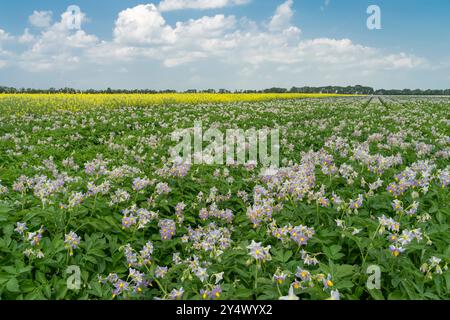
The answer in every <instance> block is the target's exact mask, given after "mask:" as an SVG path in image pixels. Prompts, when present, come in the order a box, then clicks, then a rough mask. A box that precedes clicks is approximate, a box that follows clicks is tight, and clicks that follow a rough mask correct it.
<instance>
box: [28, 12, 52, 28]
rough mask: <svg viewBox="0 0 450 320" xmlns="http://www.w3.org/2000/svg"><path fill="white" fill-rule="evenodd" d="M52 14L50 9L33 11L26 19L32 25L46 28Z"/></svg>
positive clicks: (50, 22)
mask: <svg viewBox="0 0 450 320" xmlns="http://www.w3.org/2000/svg"><path fill="white" fill-rule="evenodd" d="M52 14H53V13H52V12H51V11H34V12H33V14H32V15H31V16H29V17H28V21H29V22H30V24H31V25H32V26H34V27H37V28H48V27H50V25H51V24H52Z"/></svg>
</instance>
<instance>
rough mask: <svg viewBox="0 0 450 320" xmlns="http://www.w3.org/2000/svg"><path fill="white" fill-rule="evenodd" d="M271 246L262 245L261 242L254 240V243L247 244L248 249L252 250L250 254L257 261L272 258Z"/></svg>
mask: <svg viewBox="0 0 450 320" xmlns="http://www.w3.org/2000/svg"><path fill="white" fill-rule="evenodd" d="M270 248H271V246H267V247H262V246H261V242H258V243H257V242H255V241H254V240H252V243H251V244H250V245H249V246H247V249H249V250H250V252H249V254H250V255H251V256H252V257H253V258H255V259H256V260H257V261H266V260H270V259H271V255H270V253H269V250H270Z"/></svg>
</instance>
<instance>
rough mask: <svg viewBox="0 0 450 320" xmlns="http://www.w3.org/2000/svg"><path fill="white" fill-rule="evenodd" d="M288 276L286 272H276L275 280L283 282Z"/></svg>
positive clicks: (279, 282)
mask: <svg viewBox="0 0 450 320" xmlns="http://www.w3.org/2000/svg"><path fill="white" fill-rule="evenodd" d="M286 277H287V274H285V273H281V274H274V275H273V280H274V281H275V282H276V283H278V284H282V283H283V282H284V281H285V280H286Z"/></svg>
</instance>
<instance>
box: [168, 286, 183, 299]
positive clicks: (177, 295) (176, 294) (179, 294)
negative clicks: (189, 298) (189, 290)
mask: <svg viewBox="0 0 450 320" xmlns="http://www.w3.org/2000/svg"><path fill="white" fill-rule="evenodd" d="M183 294H184V289H183V288H180V289H178V290H177V289H173V290H172V291H171V292H170V293H169V298H170V299H172V300H181V299H182V298H183Z"/></svg>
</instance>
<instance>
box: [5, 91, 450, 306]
mask: <svg viewBox="0 0 450 320" xmlns="http://www.w3.org/2000/svg"><path fill="white" fill-rule="evenodd" d="M319 97H320V98H319ZM196 121H201V122H202V124H203V126H204V127H213V128H215V129H218V130H220V131H221V132H225V130H227V129H229V128H240V129H243V130H248V129H251V128H256V129H262V128H275V129H278V130H279V138H280V140H279V147H280V159H279V160H280V161H279V162H280V163H279V167H278V168H271V170H269V171H270V174H269V173H268V171H267V168H262V167H261V166H260V165H258V164H257V163H254V162H248V163H246V164H237V163H227V164H223V165H217V164H211V165H208V164H195V163H189V162H176V161H175V162H171V161H169V157H170V152H169V150H170V149H171V147H173V146H174V142H173V140H172V133H173V132H174V131H175V130H177V129H183V128H184V129H189V128H192V127H194V124H195V122H196ZM449 157H450V100H449V99H448V98H440V97H434V98H426V97H421V98H418V97H401V98H400V97H391V98H384V97H382V98H377V97H375V98H370V97H364V96H337V95H304V94H286V95H258V94H254V95H244V94H243V95H233V94H229V95H218V94H217V95H213V94H210V95H208V94H204V95H199V94H197V95H195V94H192V95H176V94H173V95H44V94H42V95H8V94H5V95H0V180H1V181H0V298H1V299H207V300H219V299H223V300H227V299H265V300H272V299H276V300H277V299H280V298H281V299H297V298H298V299H305V300H309V299H312V300H325V299H342V300H348V299H363V300H366V299H449V298H450V294H449V292H450V271H449V270H448V267H447V264H448V262H449V260H450V247H449V245H448V244H449V243H450V229H449V227H450V194H449V184H450V161H449Z"/></svg>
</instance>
